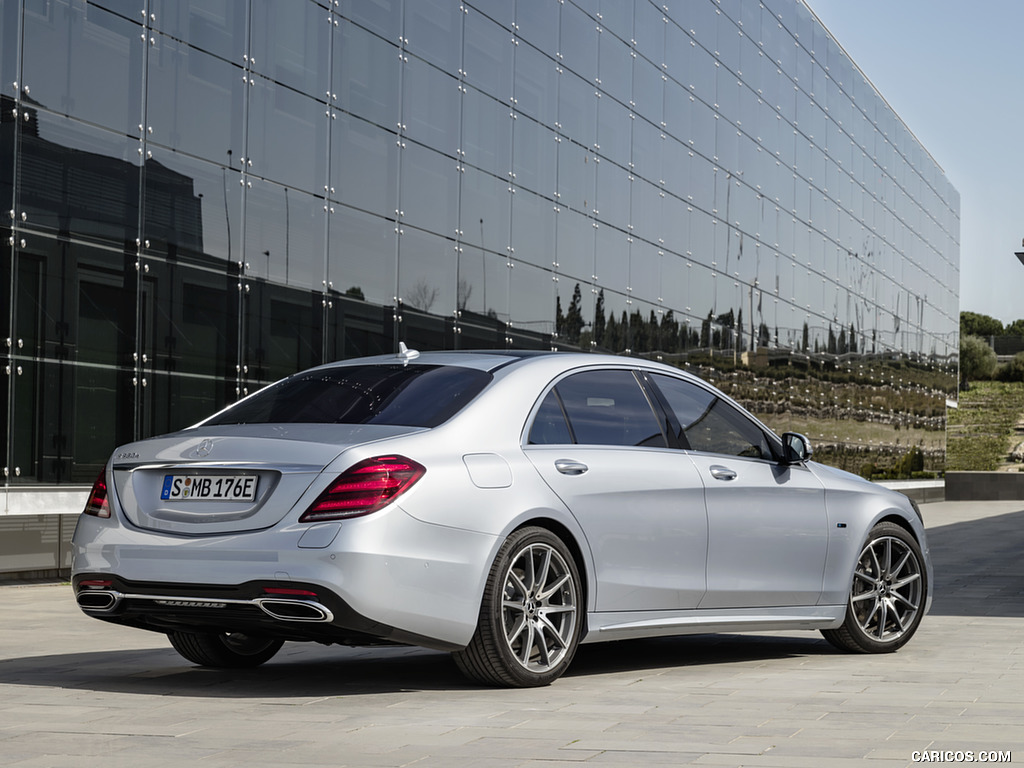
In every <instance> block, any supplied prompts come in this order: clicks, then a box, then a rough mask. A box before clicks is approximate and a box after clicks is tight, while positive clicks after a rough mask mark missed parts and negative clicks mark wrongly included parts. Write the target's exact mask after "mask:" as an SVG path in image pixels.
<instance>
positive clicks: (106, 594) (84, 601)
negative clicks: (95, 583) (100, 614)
mask: <svg viewBox="0 0 1024 768" xmlns="http://www.w3.org/2000/svg"><path fill="white" fill-rule="evenodd" d="M121 597H122V595H121V593H120V592H112V591H110V590H107V589H85V590H82V591H81V592H79V593H78V595H76V597H75V600H76V601H77V602H78V607H79V608H81V609H82V610H83V611H109V610H112V609H113V608H114V606H116V605H117V604H118V603H119V602H120V601H121Z"/></svg>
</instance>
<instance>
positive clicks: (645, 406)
mask: <svg viewBox="0 0 1024 768" xmlns="http://www.w3.org/2000/svg"><path fill="white" fill-rule="evenodd" d="M529 441H530V443H531V444H534V445H557V444H559V443H564V442H573V443H577V444H583V445H624V446H625V445H628V446H650V447H657V448H665V447H667V446H668V443H667V441H666V438H665V434H664V432H663V431H662V428H661V424H660V421H659V419H658V417H657V416H656V415H655V413H654V410H653V409H652V408H651V404H650V402H649V401H648V400H647V396H646V395H645V394H644V392H643V390H642V389H641V388H640V385H639V383H638V382H637V380H636V378H635V377H634V376H633V373H632V372H631V371H625V370H607V371H584V372H582V373H577V374H573V375H572V376H569V377H567V378H565V379H563V380H562V381H560V382H559V383H558V384H557V385H556V386H555V388H554V389H552V390H551V391H550V392H549V393H548V395H547V397H546V398H545V399H544V401H543V402H542V403H541V407H540V409H539V410H538V412H537V416H536V417H535V419H534V423H533V425H532V426H531V428H530V438H529Z"/></svg>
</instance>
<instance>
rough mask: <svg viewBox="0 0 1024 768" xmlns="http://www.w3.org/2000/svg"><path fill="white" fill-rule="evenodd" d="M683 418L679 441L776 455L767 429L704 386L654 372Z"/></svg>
mask: <svg viewBox="0 0 1024 768" xmlns="http://www.w3.org/2000/svg"><path fill="white" fill-rule="evenodd" d="M651 379H652V380H653V381H654V383H655V384H656V385H657V387H658V389H659V390H660V391H661V393H662V395H664V397H665V399H666V400H667V401H668V404H669V407H670V408H671V409H672V411H673V412H674V413H675V416H676V419H677V420H678V422H679V427H680V432H679V442H680V444H681V445H683V446H684V447H685V446H689V447H690V448H692V449H693V450H695V451H704V452H706V453H721V454H725V455H728V456H743V457H746V458H753V459H772V458H774V456H773V454H772V449H771V446H770V445H769V444H768V439H767V437H766V436H765V434H764V431H763V430H761V428H760V427H758V426H757V424H755V423H754V422H752V421H751V420H750V419H748V418H747V417H746V416H744V415H743V414H742V413H740V412H739V411H738V410H736V409H735V408H734V407H733V406H732V405H730V404H729V403H727V402H726V401H725V400H722V399H721V398H719V397H716V396H715V395H714V393H712V392H709V391H708V390H706V389H704V388H703V387H699V386H697V385H696V384H692V383H690V382H688V381H684V380H682V379H676V378H674V377H672V376H665V375H662V374H652V375H651Z"/></svg>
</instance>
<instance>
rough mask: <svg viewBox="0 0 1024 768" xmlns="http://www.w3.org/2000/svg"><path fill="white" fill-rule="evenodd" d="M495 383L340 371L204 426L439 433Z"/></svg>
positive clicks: (425, 373) (316, 374) (279, 388)
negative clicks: (371, 427) (378, 427)
mask: <svg viewBox="0 0 1024 768" xmlns="http://www.w3.org/2000/svg"><path fill="white" fill-rule="evenodd" d="M490 381H491V375H490V374H489V373H486V372H484V371H478V370H474V369H471V368H458V367H455V366H431V365H413V366H404V365H353V366H339V367H337V368H326V369H321V370H315V371H307V372H306V373H299V374H296V375H295V376H291V377H289V378H287V379H284V380H283V381H279V382H278V383H277V384H273V385H271V386H270V387H267V388H266V389H264V390H263V391H261V392H258V393H257V394H255V395H253V396H252V397H250V398H248V399H246V400H243V401H242V402H240V403H238V404H237V405H235V406H232V407H230V408H228V409H227V410H225V411H223V412H222V413H220V414H218V415H216V416H214V417H212V418H211V419H209V420H207V421H205V422H203V425H204V426H208V425H217V424H285V423H291V424H295V423H303V424H390V425H395V426H409V427H436V426H438V425H439V424H443V423H444V422H445V421H447V420H448V419H450V418H451V417H452V416H454V415H455V414H456V413H458V412H459V411H460V410H462V408H463V407H465V405H466V404H467V403H469V402H470V401H471V400H472V399H473V398H474V397H476V396H477V394H479V393H480V390H482V389H483V388H484V387H485V386H486V385H487V384H488V383H489V382H490Z"/></svg>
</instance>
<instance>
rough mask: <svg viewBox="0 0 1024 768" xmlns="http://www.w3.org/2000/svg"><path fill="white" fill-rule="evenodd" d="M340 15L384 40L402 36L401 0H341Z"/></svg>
mask: <svg viewBox="0 0 1024 768" xmlns="http://www.w3.org/2000/svg"><path fill="white" fill-rule="evenodd" d="M341 15H342V16H345V17H346V18H349V19H352V20H353V21H355V22H357V23H358V24H360V25H361V26H363V27H366V29H369V30H371V31H373V32H376V33H377V34H378V35H380V36H381V37H383V38H384V39H385V40H397V39H398V38H399V36H400V35H401V34H402V0H370V2H367V0H342V3H341Z"/></svg>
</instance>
